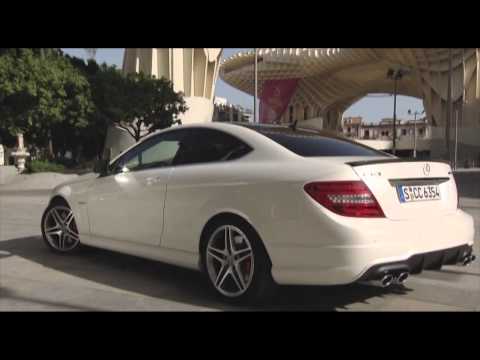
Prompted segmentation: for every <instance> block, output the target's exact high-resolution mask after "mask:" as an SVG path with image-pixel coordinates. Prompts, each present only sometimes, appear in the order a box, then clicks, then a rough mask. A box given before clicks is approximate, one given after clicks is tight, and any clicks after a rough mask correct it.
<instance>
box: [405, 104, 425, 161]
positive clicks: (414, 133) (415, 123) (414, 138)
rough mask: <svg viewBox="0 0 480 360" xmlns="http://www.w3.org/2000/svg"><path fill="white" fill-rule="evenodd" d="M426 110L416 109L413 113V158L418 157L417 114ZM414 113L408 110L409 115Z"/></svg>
mask: <svg viewBox="0 0 480 360" xmlns="http://www.w3.org/2000/svg"><path fill="white" fill-rule="evenodd" d="M424 112H425V110H423V111H422V112H418V111H417V110H415V112H414V113H413V115H414V120H413V158H414V159H416V158H417V115H420V114H423V113H424ZM411 114H412V110H408V115H411Z"/></svg>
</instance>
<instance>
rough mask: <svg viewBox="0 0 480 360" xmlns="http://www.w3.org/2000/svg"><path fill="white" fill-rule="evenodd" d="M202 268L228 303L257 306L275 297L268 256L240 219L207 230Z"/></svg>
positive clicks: (247, 226)
mask: <svg viewBox="0 0 480 360" xmlns="http://www.w3.org/2000/svg"><path fill="white" fill-rule="evenodd" d="M202 265H203V270H204V272H205V274H206V275H207V277H208V281H209V284H210V286H211V287H212V288H213V289H214V290H215V292H216V293H217V294H218V295H220V296H221V297H222V298H223V299H224V300H226V301H228V302H234V303H253V302H255V303H258V302H263V301H266V300H267V299H269V298H270V297H271V295H272V294H273V293H274V289H275V283H274V281H273V279H272V276H271V262H270V259H269V257H268V254H267V252H266V250H265V248H264V246H263V243H262V242H261V240H260V238H259V237H258V235H257V234H256V232H255V231H254V230H253V228H252V227H251V226H250V225H249V224H248V223H246V222H245V221H242V220H241V219H237V218H233V217H232V218H230V219H224V220H223V221H219V222H217V223H216V224H214V225H213V226H210V230H209V231H207V234H206V236H205V238H204V241H203V246H202Z"/></svg>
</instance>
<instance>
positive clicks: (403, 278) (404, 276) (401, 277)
mask: <svg viewBox="0 0 480 360" xmlns="http://www.w3.org/2000/svg"><path fill="white" fill-rule="evenodd" d="M409 276H410V274H409V273H408V272H406V271H405V272H402V273H400V275H398V277H397V279H396V283H397V284H399V285H403V284H404V283H405V281H407V279H408V277H409Z"/></svg>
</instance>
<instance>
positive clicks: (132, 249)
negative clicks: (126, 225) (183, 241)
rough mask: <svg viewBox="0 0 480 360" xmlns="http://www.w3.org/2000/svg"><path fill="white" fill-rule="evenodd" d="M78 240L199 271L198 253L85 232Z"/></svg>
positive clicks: (86, 243)
mask: <svg viewBox="0 0 480 360" xmlns="http://www.w3.org/2000/svg"><path fill="white" fill-rule="evenodd" d="M80 242H81V243H83V244H85V245H89V246H93V247H97V248H101V249H106V250H111V251H116V252H119V253H123V254H127V255H133V256H138V257H141V258H145V259H150V260H156V261H160V262H164V263H167V264H171V265H177V266H180V267H185V268H188V269H192V270H198V271H200V267H199V254H197V253H191V252H186V251H180V250H173V249H166V248H162V247H159V246H152V245H144V244H138V243H132V242H127V241H118V240H112V239H107V238H96V237H92V236H89V235H85V234H80Z"/></svg>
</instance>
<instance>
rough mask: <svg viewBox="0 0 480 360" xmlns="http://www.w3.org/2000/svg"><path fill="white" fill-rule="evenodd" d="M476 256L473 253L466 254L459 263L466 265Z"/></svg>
mask: <svg viewBox="0 0 480 360" xmlns="http://www.w3.org/2000/svg"><path fill="white" fill-rule="evenodd" d="M476 258H477V257H476V256H475V255H474V254H468V255H466V256H465V257H464V258H463V259H462V261H461V263H462V265H463V266H468V265H470V264H471V263H472V262H473V261H475V259H476Z"/></svg>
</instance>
